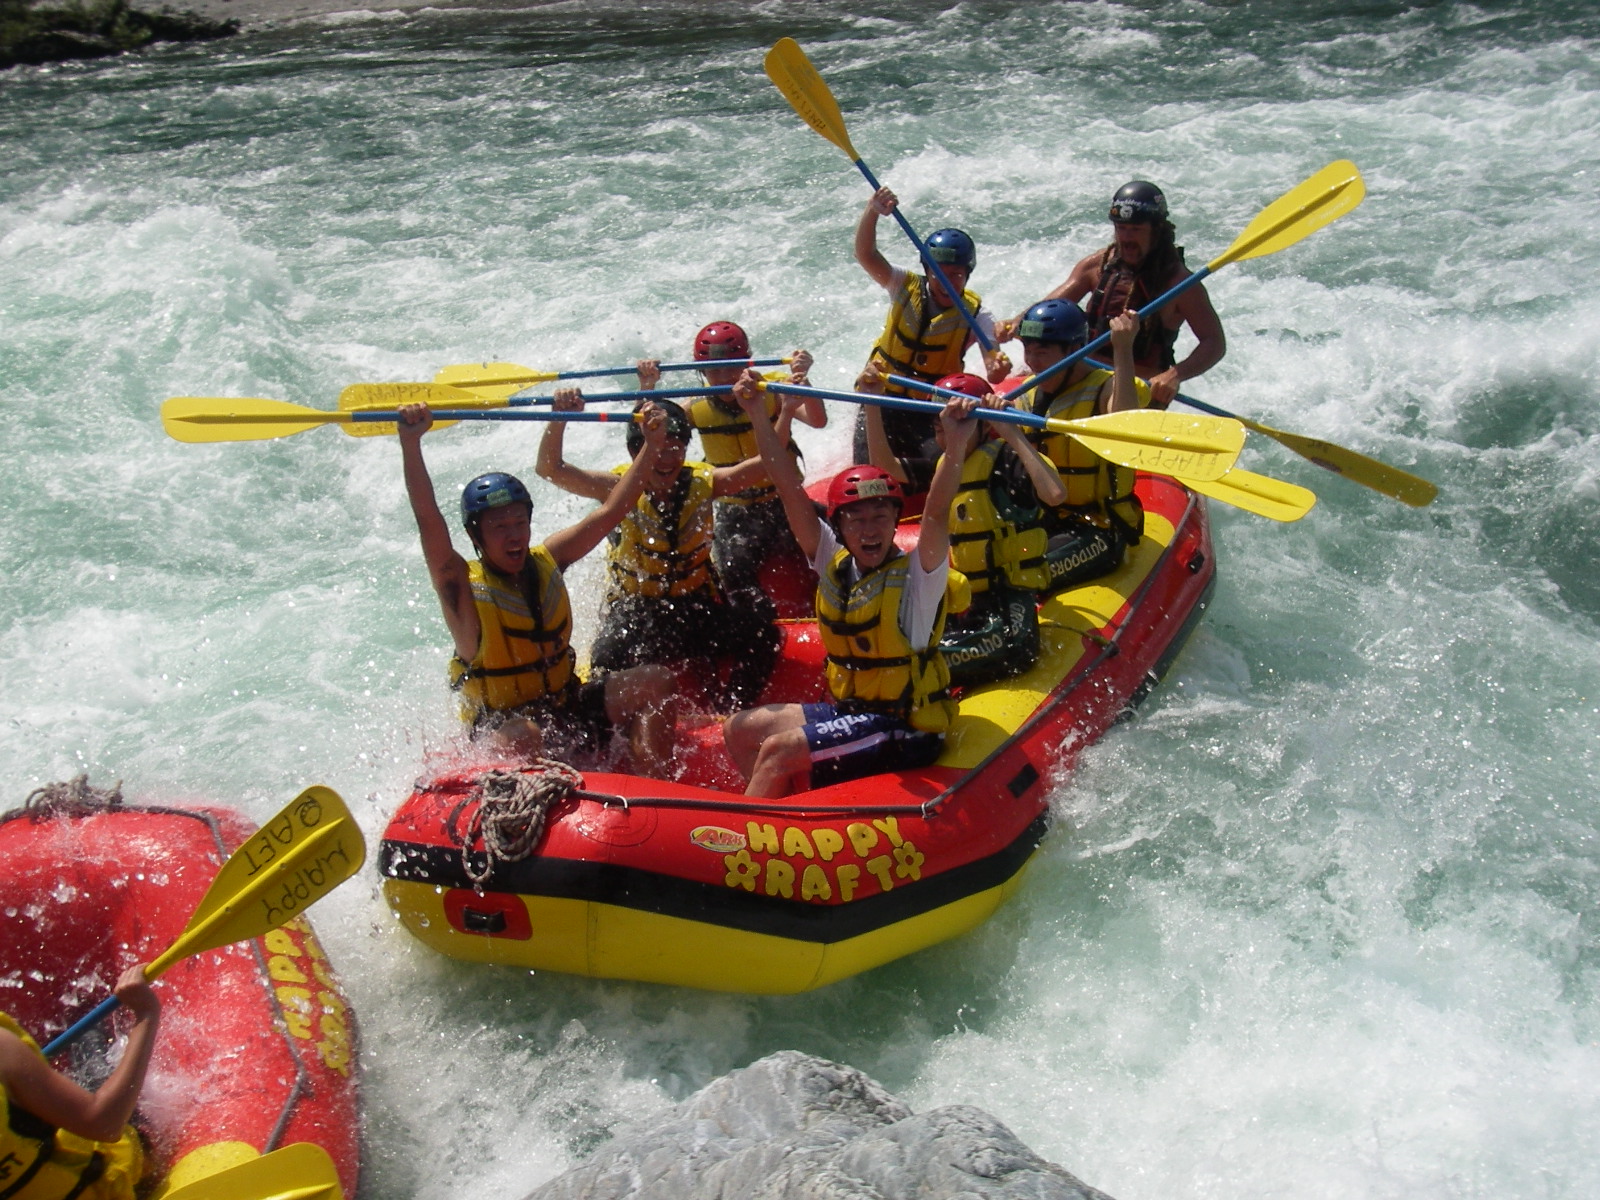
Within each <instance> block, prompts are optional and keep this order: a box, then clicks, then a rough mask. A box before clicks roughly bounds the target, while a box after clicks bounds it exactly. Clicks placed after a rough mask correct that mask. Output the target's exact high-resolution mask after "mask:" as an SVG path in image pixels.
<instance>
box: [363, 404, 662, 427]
mask: <svg viewBox="0 0 1600 1200" xmlns="http://www.w3.org/2000/svg"><path fill="white" fill-rule="evenodd" d="M633 417H634V414H633V413H631V412H551V411H550V410H548V409H540V410H539V411H537V412H535V411H533V410H531V409H525V408H436V409H434V410H433V419H434V420H435V421H619V422H622V423H627V422H630V421H632V420H633ZM350 419H351V420H352V421H355V422H356V423H357V424H367V423H371V422H376V423H379V424H383V423H387V422H398V421H399V420H400V414H399V412H397V411H396V410H394V409H389V410H384V409H370V408H358V409H356V410H355V411H354V412H352V413H351V414H350Z"/></svg>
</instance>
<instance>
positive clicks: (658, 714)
mask: <svg viewBox="0 0 1600 1200" xmlns="http://www.w3.org/2000/svg"><path fill="white" fill-rule="evenodd" d="M606 718H607V719H608V720H609V721H610V722H611V723H612V724H613V725H615V726H619V727H623V728H624V729H625V730H626V732H627V736H628V749H629V750H630V751H632V752H633V761H634V765H635V766H636V767H637V768H638V770H639V773H640V774H641V775H648V776H650V777H651V778H653V779H668V778H670V777H671V774H672V750H673V746H674V744H675V743H676V741H677V732H678V697H677V693H676V692H675V691H674V690H673V676H672V672H671V671H669V670H668V669H667V668H666V667H661V666H653V665H652V666H643V667H629V668H628V669H627V670H626V671H613V672H611V674H609V675H607V676H606Z"/></svg>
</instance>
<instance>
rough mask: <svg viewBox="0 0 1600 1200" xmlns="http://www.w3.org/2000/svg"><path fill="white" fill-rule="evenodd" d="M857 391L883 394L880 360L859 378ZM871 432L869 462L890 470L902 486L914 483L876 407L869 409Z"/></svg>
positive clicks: (868, 450) (866, 393)
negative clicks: (896, 452) (896, 451)
mask: <svg viewBox="0 0 1600 1200" xmlns="http://www.w3.org/2000/svg"><path fill="white" fill-rule="evenodd" d="M856 391H857V392H860V393H861V394H863V395H867V396H881V395H883V369H882V368H881V367H880V366H879V365H878V363H877V362H876V360H874V361H872V362H869V363H868V364H867V365H866V366H865V367H863V368H862V369H861V374H859V375H857V376H856ZM865 408H866V410H867V411H866V413H865V414H864V415H865V417H866V420H865V425H866V429H867V461H868V462H870V463H871V464H872V465H873V466H875V467H877V468H878V470H880V471H887V472H889V474H891V475H893V476H894V477H895V479H896V480H898V481H899V482H900V483H902V484H909V483H910V482H911V472H910V471H907V470H906V466H905V463H903V462H901V461H900V459H899V458H898V457H896V455H895V452H894V447H893V446H891V445H890V444H889V433H888V431H887V430H886V429H884V427H883V409H882V408H881V407H880V406H878V405H876V404H868V405H866V406H865Z"/></svg>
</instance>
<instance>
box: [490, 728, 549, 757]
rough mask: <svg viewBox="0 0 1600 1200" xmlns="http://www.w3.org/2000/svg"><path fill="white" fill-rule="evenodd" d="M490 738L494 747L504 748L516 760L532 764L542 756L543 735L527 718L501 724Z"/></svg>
mask: <svg viewBox="0 0 1600 1200" xmlns="http://www.w3.org/2000/svg"><path fill="white" fill-rule="evenodd" d="M492 736H493V739H494V742H495V744H496V745H499V746H504V747H505V748H506V749H507V750H509V751H510V752H511V753H512V754H514V755H516V756H517V757H518V758H523V759H527V760H528V761H529V762H532V761H533V760H534V759H536V758H541V757H543V755H544V733H543V731H542V730H540V728H539V727H538V726H537V725H535V724H534V723H533V722H532V721H530V720H528V718H527V717H512V718H510V719H509V720H506V721H503V722H501V724H500V727H499V728H498V729H496V730H495V731H494V734H493V735H492Z"/></svg>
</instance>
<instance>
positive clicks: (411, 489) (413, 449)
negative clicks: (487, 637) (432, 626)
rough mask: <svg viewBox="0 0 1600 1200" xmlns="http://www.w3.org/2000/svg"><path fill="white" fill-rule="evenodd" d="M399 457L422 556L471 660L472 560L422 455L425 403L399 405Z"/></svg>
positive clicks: (427, 415)
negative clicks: (455, 536)
mask: <svg viewBox="0 0 1600 1200" xmlns="http://www.w3.org/2000/svg"><path fill="white" fill-rule="evenodd" d="M399 427H400V428H399V432H400V462H401V465H402V467H403V468H404V471H405V480H406V496H407V497H408V498H409V499H410V501H411V515H412V516H413V517H415V518H416V522H417V533H418V534H419V535H420V536H421V538H422V560H423V562H424V563H426V564H427V567H428V578H429V579H430V580H432V582H433V590H434V592H435V594H437V595H438V597H439V608H440V609H441V610H442V611H443V613H444V623H445V626H446V628H448V629H449V630H450V638H451V640H452V641H454V642H455V647H456V653H457V654H459V655H460V656H461V657H462V658H464V659H466V660H468V661H469V662H470V661H471V660H472V658H473V656H474V655H476V654H477V653H478V635H479V633H480V632H481V630H480V627H479V625H478V609H477V606H476V605H475V604H474V603H473V602H472V585H471V583H470V582H469V581H468V579H467V560H466V559H464V558H462V557H461V555H460V554H459V553H458V552H457V550H456V548H455V545H454V543H452V542H451V540H450V526H449V525H447V524H446V523H445V519H444V514H443V513H441V512H440V511H439V501H438V498H437V497H436V496H435V495H434V492H433V479H432V478H431V477H430V476H429V474H428V466H427V464H426V463H425V462H423V460H422V435H423V434H425V433H427V432H428V430H430V429H432V428H433V413H432V412H431V411H430V410H429V408H428V406H427V405H426V404H407V405H404V406H403V407H402V408H401V409H400V421H399Z"/></svg>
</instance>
